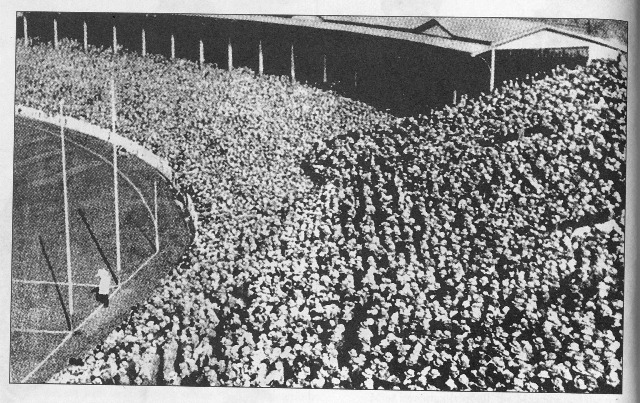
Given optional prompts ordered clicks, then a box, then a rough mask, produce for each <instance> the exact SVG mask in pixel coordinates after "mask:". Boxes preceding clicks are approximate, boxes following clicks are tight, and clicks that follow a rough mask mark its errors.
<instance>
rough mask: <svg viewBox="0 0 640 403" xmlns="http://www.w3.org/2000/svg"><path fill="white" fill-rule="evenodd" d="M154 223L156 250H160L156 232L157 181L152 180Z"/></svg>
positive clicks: (158, 237)
mask: <svg viewBox="0 0 640 403" xmlns="http://www.w3.org/2000/svg"><path fill="white" fill-rule="evenodd" d="M153 205H154V224H155V230H156V252H158V251H159V250H160V236H159V234H158V181H157V180H156V181H155V182H153Z"/></svg>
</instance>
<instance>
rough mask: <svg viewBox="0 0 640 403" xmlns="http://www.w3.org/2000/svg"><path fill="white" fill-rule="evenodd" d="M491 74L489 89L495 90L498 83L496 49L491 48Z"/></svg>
mask: <svg viewBox="0 0 640 403" xmlns="http://www.w3.org/2000/svg"><path fill="white" fill-rule="evenodd" d="M490 74H491V76H490V77H489V91H493V87H494V86H495V83H496V50H495V49H493V48H492V49H491V73H490Z"/></svg>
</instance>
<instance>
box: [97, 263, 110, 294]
mask: <svg viewBox="0 0 640 403" xmlns="http://www.w3.org/2000/svg"><path fill="white" fill-rule="evenodd" d="M96 277H100V284H99V285H98V293H99V294H102V295H107V294H109V287H111V275H110V274H109V272H108V271H106V270H105V269H100V270H98V274H97V275H96Z"/></svg>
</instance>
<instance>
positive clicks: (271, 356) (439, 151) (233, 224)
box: [17, 43, 626, 392]
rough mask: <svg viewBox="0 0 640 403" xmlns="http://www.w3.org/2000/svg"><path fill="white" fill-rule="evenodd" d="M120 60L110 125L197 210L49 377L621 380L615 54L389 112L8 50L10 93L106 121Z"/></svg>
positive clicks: (225, 81)
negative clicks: (103, 327)
mask: <svg viewBox="0 0 640 403" xmlns="http://www.w3.org/2000/svg"><path fill="white" fill-rule="evenodd" d="M114 71H116V72H117V75H116V80H117V82H118V100H119V105H120V112H119V115H118V127H119V128H120V133H121V134H123V135H126V136H128V137H130V138H132V139H134V140H136V141H138V142H140V143H141V144H143V145H145V146H146V147H148V148H149V149H151V150H152V151H154V152H156V153H158V154H159V155H162V156H165V157H167V158H168V159H169V161H170V163H171V164H172V167H173V168H174V169H175V170H176V172H177V173H178V179H177V182H178V186H179V187H180V189H181V190H182V191H184V192H186V193H189V194H190V195H191V196H192V197H193V200H194V203H195V205H196V209H197V210H198V214H199V216H200V220H201V223H200V226H199V227H198V229H197V233H196V234H195V239H194V243H193V245H192V246H191V248H190V249H189V251H188V253H187V255H186V256H185V257H184V258H183V261H182V263H181V264H180V265H179V267H177V268H176V269H175V270H173V271H172V273H171V274H170V275H168V276H167V278H166V279H165V280H164V281H163V286H162V287H161V288H159V289H158V290H157V291H156V292H155V293H154V295H153V296H152V297H151V298H149V299H148V300H147V301H145V302H143V303H141V304H140V305H139V306H137V307H136V308H135V309H134V310H133V311H132V312H131V314H130V316H129V318H128V319H127V320H126V321H125V322H124V323H123V324H122V325H121V326H120V327H119V328H118V329H116V330H115V331H114V332H112V333H111V334H110V335H109V337H108V338H107V339H106V340H105V341H104V343H102V344H101V345H99V346H97V347H96V349H95V350H94V351H92V352H90V353H89V354H88V355H87V356H85V357H83V359H82V363H77V364H78V365H74V366H70V367H69V368H67V369H65V370H64V371H63V372H61V373H59V374H57V375H56V376H55V377H54V378H53V379H52V381H54V382H79V383H89V382H93V383H136V384H143V383H167V384H188V385H193V384H202V385H235V386H291V387H341V388H384V389H431V390H525V391H568V392H581V391H582V392H586V391H588V392H606V391H619V390H620V378H621V370H622V368H621V366H622V349H621V343H622V300H623V298H622V291H623V278H624V262H623V233H624V195H625V152H626V69H625V67H624V66H622V65H620V64H619V63H616V62H598V61H596V62H593V63H591V64H590V65H589V66H587V67H579V68H577V69H576V70H567V69H565V68H557V69H556V70H555V71H554V72H553V74H551V75H549V76H548V77H546V78H543V79H540V80H526V81H522V82H516V83H509V84H507V85H504V86H502V87H500V88H498V89H497V90H495V91H494V92H493V93H491V94H486V95H482V96H480V97H478V98H475V99H463V100H461V102H460V103H458V104H457V105H455V106H449V107H445V108H444V109H442V110H438V111H435V112H433V113H431V114H430V115H428V116H421V117H418V118H407V119H402V120H395V119H393V118H392V117H390V116H387V115H384V114H382V113H380V112H377V111H375V110H374V109H372V108H370V107H367V106H366V105H363V104H360V103H357V102H354V101H351V100H347V99H344V98H340V97H338V96H336V95H335V94H333V93H330V92H324V91H320V90H317V89H313V88H310V87H307V86H303V85H300V84H296V83H291V82H289V81H288V80H287V79H284V78H279V77H267V76H264V77H258V76H255V75H254V74H253V73H252V72H250V71H247V70H234V71H232V72H225V71H221V70H218V69H214V68H212V67H210V66H204V67H203V68H202V69H200V68H199V67H197V66H196V65H195V64H193V63H190V62H187V61H173V62H170V61H167V60H164V59H162V58H156V57H147V58H141V57H138V56H136V55H132V54H127V55H123V56H113V55H111V54H109V53H107V52H102V51H100V50H96V49H92V50H91V52H90V53H89V54H85V53H83V52H81V51H80V50H79V49H78V47H77V45H75V44H74V43H64V44H63V46H62V47H61V49H59V50H53V49H52V48H51V47H50V46H46V45H38V46H33V47H24V46H21V45H18V46H17V81H18V84H17V102H18V103H21V104H25V105H28V106H33V107H38V108H40V109H43V110H45V111H49V112H54V111H55V110H56V102H57V101H58V99H60V98H61V97H64V98H65V100H66V104H67V105H70V108H71V114H72V115H73V116H74V117H77V118H82V119H85V120H88V121H90V122H93V123H96V124H99V125H102V126H104V127H109V116H110V115H109V113H108V111H109V109H108V108H109V100H108V86H107V85H106V84H107V83H106V82H105V81H106V80H105V77H109V76H110V74H111V73H112V72H114ZM159 356H162V357H163V358H162V360H159V358H158V357H159ZM158 362H164V363H165V367H166V368H159V369H158V368H157V367H158V366H162V365H160V364H158ZM167 362H169V363H170V365H166V363H167Z"/></svg>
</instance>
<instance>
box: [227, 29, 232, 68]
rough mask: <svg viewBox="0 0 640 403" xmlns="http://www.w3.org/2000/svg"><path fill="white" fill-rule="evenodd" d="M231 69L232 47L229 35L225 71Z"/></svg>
mask: <svg viewBox="0 0 640 403" xmlns="http://www.w3.org/2000/svg"><path fill="white" fill-rule="evenodd" d="M232 69H233V47H232V46H231V35H229V42H228V43H227V70H229V71H231V70H232Z"/></svg>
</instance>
